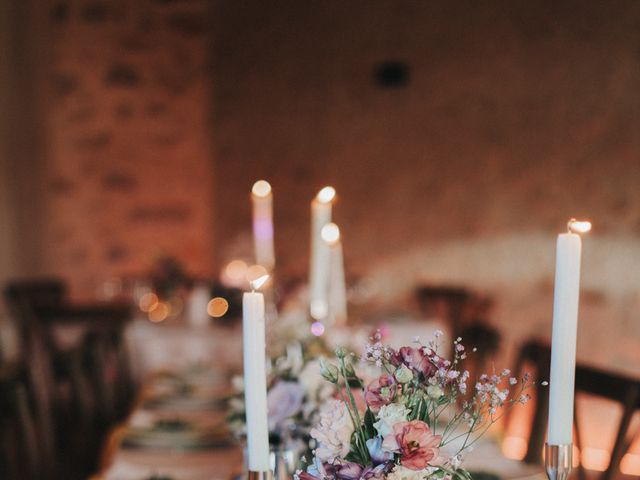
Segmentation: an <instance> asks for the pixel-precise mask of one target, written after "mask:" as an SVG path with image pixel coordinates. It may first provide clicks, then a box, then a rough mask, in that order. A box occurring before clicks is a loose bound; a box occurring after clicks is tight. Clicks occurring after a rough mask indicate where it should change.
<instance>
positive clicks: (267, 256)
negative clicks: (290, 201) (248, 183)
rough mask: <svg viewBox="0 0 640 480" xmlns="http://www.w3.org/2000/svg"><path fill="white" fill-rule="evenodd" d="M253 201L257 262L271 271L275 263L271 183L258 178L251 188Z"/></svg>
mask: <svg viewBox="0 0 640 480" xmlns="http://www.w3.org/2000/svg"><path fill="white" fill-rule="evenodd" d="M251 201H252V203H253V241H254V246H255V253H256V263H257V264H258V265H262V266H263V267H265V268H266V269H267V270H268V271H271V270H272V269H273V267H274V265H275V253H274V248H273V195H272V193H271V185H269V182H267V181H265V180H258V181H257V182H256V183H254V184H253V188H252V189H251Z"/></svg>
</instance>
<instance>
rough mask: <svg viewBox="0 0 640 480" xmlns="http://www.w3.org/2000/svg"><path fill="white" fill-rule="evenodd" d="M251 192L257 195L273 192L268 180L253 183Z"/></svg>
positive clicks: (267, 194) (265, 195) (261, 195)
mask: <svg viewBox="0 0 640 480" xmlns="http://www.w3.org/2000/svg"><path fill="white" fill-rule="evenodd" d="M251 193H253V194H254V195H255V196H256V197H261V198H264V197H267V196H269V194H270V193H271V185H270V184H269V182H267V181H266V180H258V181H257V182H256V183H254V184H253V187H252V188H251Z"/></svg>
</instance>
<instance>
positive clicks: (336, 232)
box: [320, 223, 340, 245]
mask: <svg viewBox="0 0 640 480" xmlns="http://www.w3.org/2000/svg"><path fill="white" fill-rule="evenodd" d="M320 236H321V237H322V240H324V241H325V242H326V243H328V244H329V245H333V244H335V243H337V242H338V240H340V228H339V227H338V225H336V224H335V223H327V224H326V225H325V226H324V227H322V230H320Z"/></svg>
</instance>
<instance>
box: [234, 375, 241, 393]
mask: <svg viewBox="0 0 640 480" xmlns="http://www.w3.org/2000/svg"><path fill="white" fill-rule="evenodd" d="M231 386H232V387H233V389H234V390H235V391H236V392H238V393H239V392H244V377H243V376H241V375H234V376H233V378H232V379H231Z"/></svg>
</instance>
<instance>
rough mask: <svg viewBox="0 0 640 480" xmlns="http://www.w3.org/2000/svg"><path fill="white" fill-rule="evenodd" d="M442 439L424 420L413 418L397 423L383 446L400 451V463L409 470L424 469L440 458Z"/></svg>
mask: <svg viewBox="0 0 640 480" xmlns="http://www.w3.org/2000/svg"><path fill="white" fill-rule="evenodd" d="M441 440H442V437H441V436H440V435H434V434H433V433H431V430H430V429H429V426H428V425H427V424H426V423H424V422H423V421H422V420H412V421H410V422H400V423H396V424H395V425H394V426H393V433H392V434H391V435H388V436H387V437H385V439H384V442H383V444H382V446H383V447H384V448H386V449H388V450H391V451H395V452H398V453H400V463H401V464H402V465H403V466H404V467H406V468H408V469H409V470H423V469H425V468H427V466H428V465H429V463H431V462H434V461H435V460H436V459H437V458H438V454H439V453H440V449H439V448H438V446H439V445H440V441H441Z"/></svg>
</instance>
